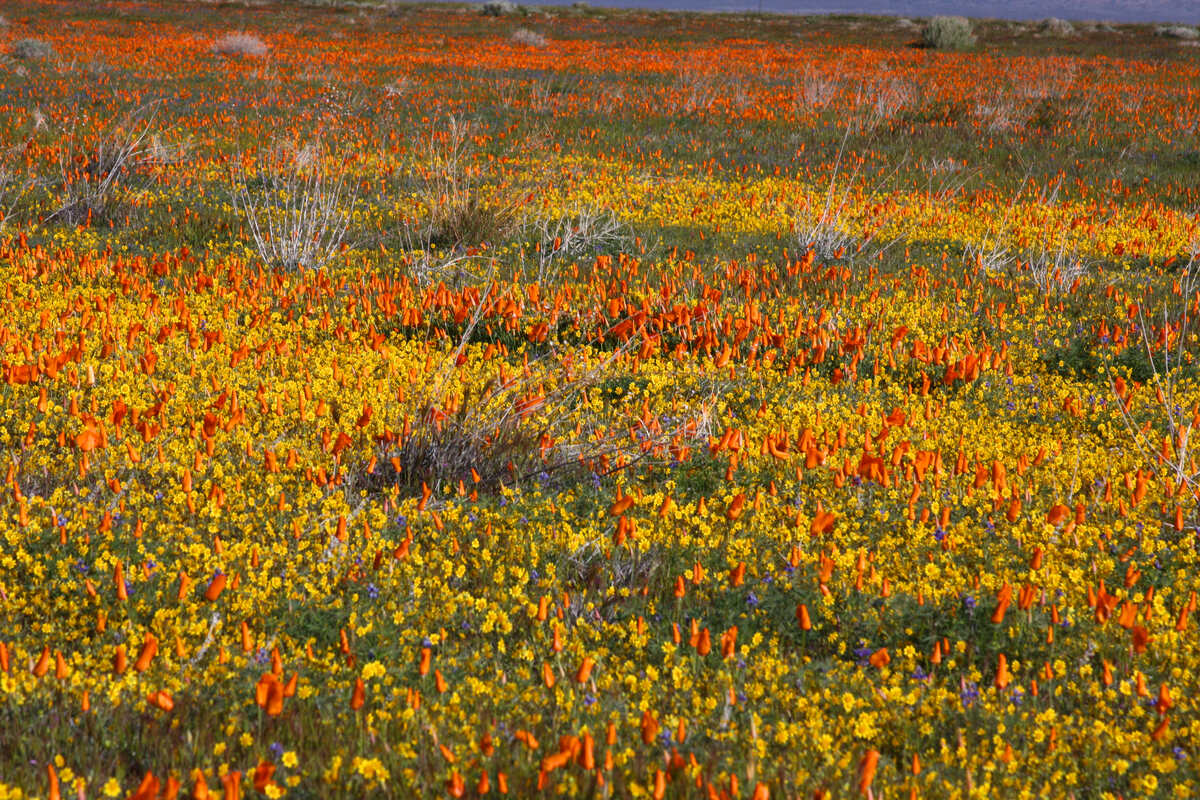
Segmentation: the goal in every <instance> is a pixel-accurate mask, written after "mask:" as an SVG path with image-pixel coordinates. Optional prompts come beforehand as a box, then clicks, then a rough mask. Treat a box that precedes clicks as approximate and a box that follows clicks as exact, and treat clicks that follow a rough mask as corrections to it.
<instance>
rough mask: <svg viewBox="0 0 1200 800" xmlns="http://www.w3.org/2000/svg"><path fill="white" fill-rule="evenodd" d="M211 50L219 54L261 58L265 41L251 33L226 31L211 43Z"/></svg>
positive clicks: (265, 48)
mask: <svg viewBox="0 0 1200 800" xmlns="http://www.w3.org/2000/svg"><path fill="white" fill-rule="evenodd" d="M211 49H212V51H213V52H214V53H216V54H217V55H221V56H245V57H246V58H262V57H264V56H265V55H266V54H267V51H268V49H269V48H268V47H267V43H266V42H264V41H263V40H262V39H260V38H258V37H257V36H255V35H254V34H252V33H245V32H239V33H227V34H225V35H224V36H222V37H221V38H220V39H217V40H216V41H215V42H213V43H212V48H211Z"/></svg>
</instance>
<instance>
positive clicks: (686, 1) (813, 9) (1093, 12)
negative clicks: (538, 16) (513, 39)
mask: <svg viewBox="0 0 1200 800" xmlns="http://www.w3.org/2000/svg"><path fill="white" fill-rule="evenodd" d="M523 2H524V4H525V5H531V6H562V5H565V4H566V3H564V2H563V0H523ZM589 5H593V6H596V7H598V8H604V7H610V8H638V9H647V10H661V11H696V12H724V13H730V12H732V13H743V12H760V11H761V12H764V13H770V14H791V15H809V14H871V15H879V16H888V17H931V16H936V15H938V14H957V15H961V16H965V17H973V18H977V19H1005V20H1014V21H1027V22H1037V21H1040V20H1043V19H1047V18H1049V17H1058V18H1060V19H1066V20H1070V21H1072V22H1120V23H1158V24H1170V23H1175V24H1187V25H1196V24H1200V0H1186V1H1185V2H1177V3H1171V2H1165V1H1164V0H1075V1H1074V2H1071V0H1008V2H1005V3H995V2H989V1H988V0H903V2H887V0H811V2H805V1H804V0H801V2H796V0H603V1H602V2H597V3H590V4H589Z"/></svg>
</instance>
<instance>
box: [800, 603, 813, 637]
mask: <svg viewBox="0 0 1200 800" xmlns="http://www.w3.org/2000/svg"><path fill="white" fill-rule="evenodd" d="M796 620H797V621H798V622H799V623H800V630H802V631H810V630H812V619H810V618H809V616H808V606H806V605H805V604H804V603H801V604H800V605H798V606H796Z"/></svg>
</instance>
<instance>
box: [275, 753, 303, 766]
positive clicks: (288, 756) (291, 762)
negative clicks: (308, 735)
mask: <svg viewBox="0 0 1200 800" xmlns="http://www.w3.org/2000/svg"><path fill="white" fill-rule="evenodd" d="M280 762H281V763H282V764H283V765H284V766H285V767H287V768H288V769H294V768H295V766H296V765H297V764H299V763H300V759H298V758H296V751H295V750H288V751H287V752H286V753H284V754H283V758H281V759H280Z"/></svg>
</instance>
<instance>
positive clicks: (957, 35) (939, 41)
mask: <svg viewBox="0 0 1200 800" xmlns="http://www.w3.org/2000/svg"><path fill="white" fill-rule="evenodd" d="M922 38H923V40H924V42H925V46H926V47H932V48H933V49H934V50H966V49H968V48H971V47H974V46H975V36H974V34H972V33H971V21H970V20H968V19H967V18H966V17H934V18H933V19H931V20H929V24H928V25H926V26H925V30H924V32H923V33H922Z"/></svg>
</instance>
